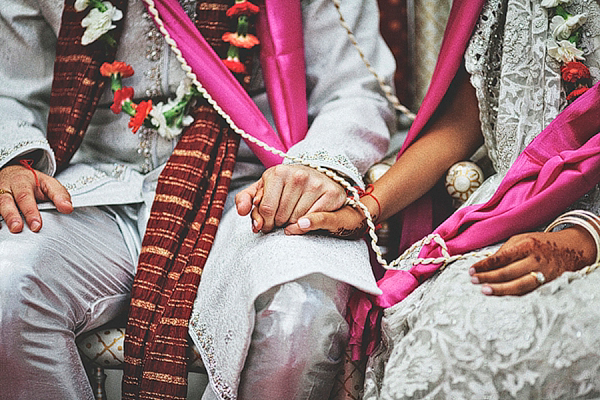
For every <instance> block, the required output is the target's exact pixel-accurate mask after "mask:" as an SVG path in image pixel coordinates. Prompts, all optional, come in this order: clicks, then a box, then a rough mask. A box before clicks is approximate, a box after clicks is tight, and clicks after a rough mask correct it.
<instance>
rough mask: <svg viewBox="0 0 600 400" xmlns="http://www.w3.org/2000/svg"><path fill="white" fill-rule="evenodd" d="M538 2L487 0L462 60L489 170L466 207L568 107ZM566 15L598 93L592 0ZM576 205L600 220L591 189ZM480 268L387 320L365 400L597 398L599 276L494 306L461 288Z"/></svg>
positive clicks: (435, 286) (418, 295)
mask: <svg viewBox="0 0 600 400" xmlns="http://www.w3.org/2000/svg"><path fill="white" fill-rule="evenodd" d="M540 3H541V2H540V0H533V1H530V0H489V1H488V2H487V4H486V5H485V8H484V11H483V13H482V16H481V17H480V20H479V23H478V26H477V28H476V30H475V31H474V35H473V37H472V39H471V42H470V44H469V47H468V49H467V52H466V54H465V65H466V68H467V70H468V72H469V73H470V74H471V76H472V77H471V82H472V84H473V85H474V87H475V88H476V91H477V96H478V100H479V107H480V110H481V122H482V130H483V134H484V137H485V145H486V147H487V150H488V154H489V157H490V159H491V161H492V164H493V166H494V169H495V171H497V174H495V175H493V176H492V177H490V178H489V179H487V180H486V182H485V183H484V185H483V186H482V187H481V188H480V189H479V191H478V192H476V193H475V194H474V196H473V197H472V198H471V199H470V201H471V203H481V202H484V201H485V200H487V199H488V198H489V197H490V196H491V195H492V194H493V193H494V191H495V190H496V188H497V187H498V184H499V182H500V180H501V179H502V177H503V176H504V174H505V173H506V172H507V170H508V169H509V167H510V165H511V164H512V163H513V162H514V160H515V159H516V158H517V156H518V155H519V154H520V153H521V152H522V150H523V149H524V148H525V147H526V146H527V145H528V144H529V143H530V142H531V141H532V140H533V138H534V137H535V136H536V135H537V134H538V133H539V132H540V131H541V130H542V129H543V128H544V127H546V126H547V125H548V124H549V123H550V121H552V119H553V118H555V117H556V115H557V114H558V113H559V111H560V110H561V109H562V108H563V107H564V106H565V100H564V97H565V96H564V93H562V92H561V87H560V86H561V83H560V75H559V67H558V65H557V64H556V63H555V62H554V61H553V60H552V59H551V58H550V57H548V56H547V55H546V40H547V37H548V35H549V33H548V26H549V25H548V13H547V11H546V9H544V8H542V7H541V5H540ZM566 9H567V11H569V12H570V13H571V14H576V13H581V12H586V13H587V15H588V20H587V23H586V24H585V25H584V32H583V40H582V47H583V49H584V50H585V54H586V61H585V63H586V65H587V66H588V67H589V68H590V70H591V73H592V79H593V82H594V83H596V82H598V80H599V78H600V68H599V67H600V2H599V1H598V0H575V1H573V3H572V4H571V5H569V6H567V7H566ZM573 207H574V208H584V209H588V210H591V211H593V212H595V213H596V214H598V213H600V191H599V190H598V189H596V190H593V191H591V192H590V193H588V194H587V195H586V196H584V198H582V199H581V200H580V201H578V202H577V203H576V204H574V205H573ZM499 246H500V245H495V246H491V247H490V248H489V249H487V250H492V251H494V250H496V249H497V248H498V247H499ZM417 253H418V252H417ZM479 259H480V257H470V258H466V259H463V260H460V261H457V262H455V263H454V264H451V265H449V266H448V267H447V268H446V269H445V270H444V271H443V272H441V273H438V274H437V275H435V276H434V277H433V278H432V279H430V280H428V281H427V282H425V283H424V284H423V285H421V286H420V287H419V288H418V289H417V290H415V292H413V293H412V294H411V295H410V296H408V297H407V298H406V299H405V300H404V301H402V302H400V303H399V304H397V305H395V306H394V307H391V308H389V309H387V310H386V312H385V315H384V319H383V335H384V339H383V342H382V344H381V345H380V346H379V348H378V350H377V351H376V353H375V354H374V355H373V356H372V357H371V359H370V360H369V363H368V367H367V375H366V382H365V395H364V399H366V400H372V399H376V398H379V399H408V398H410V399H416V398H428V399H505V398H518V399H531V398H534V399H555V398H561V399H579V398H586V399H588V398H600V272H593V273H591V274H589V275H587V276H585V277H583V278H581V277H580V276H579V275H577V274H574V273H566V274H564V275H562V276H561V277H560V278H558V279H556V280H554V281H552V282H550V283H547V284H545V285H543V286H541V287H540V288H538V289H537V290H535V291H533V292H532V293H530V294H527V295H525V296H521V297H515V296H506V297H494V296H485V295H483V294H482V293H481V288H480V286H479V285H473V284H471V282H470V276H469V274H468V269H469V267H470V266H471V265H472V264H473V263H474V262H476V261H478V260H479Z"/></svg>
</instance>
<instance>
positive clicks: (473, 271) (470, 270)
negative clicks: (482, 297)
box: [469, 267, 475, 275]
mask: <svg viewBox="0 0 600 400" xmlns="http://www.w3.org/2000/svg"><path fill="white" fill-rule="evenodd" d="M469 275H475V268H473V267H471V268H469Z"/></svg>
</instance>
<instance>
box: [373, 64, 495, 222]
mask: <svg viewBox="0 0 600 400" xmlns="http://www.w3.org/2000/svg"><path fill="white" fill-rule="evenodd" d="M425 129H426V131H425V132H424V133H423V135H422V136H421V137H420V138H419V139H418V140H417V141H416V142H415V143H414V144H412V145H411V146H410V147H409V148H408V149H407V150H406V151H405V152H404V153H403V154H402V156H401V157H400V158H399V159H398V160H397V161H396V163H395V164H394V165H393V166H392V167H391V168H390V170H389V171H388V172H387V173H386V174H385V175H383V176H382V177H381V178H380V179H379V180H378V181H377V182H376V183H375V184H374V190H373V195H374V196H375V197H377V199H378V200H379V202H380V204H381V215H379V217H378V219H379V220H382V219H386V218H388V217H390V216H391V215H393V214H396V213H397V212H398V211H400V210H402V209H403V208H405V207H406V206H408V205H409V204H410V203H412V202H413V201H415V200H417V199H418V198H420V197H421V196H422V195H423V194H425V193H426V192H427V191H429V190H430V189H431V188H432V187H433V186H434V185H435V184H436V182H438V181H439V179H440V178H441V177H443V176H444V174H445V173H446V172H447V170H448V168H450V167H451V166H452V165H453V164H454V163H456V162H458V161H461V160H464V159H466V158H468V157H469V156H471V155H472V154H473V152H474V151H475V150H476V149H477V148H478V147H479V146H480V145H481V143H482V141H483V137H482V135H481V129H480V122H479V109H478V105H477V99H476V96H475V90H474V89H473V87H472V86H471V84H470V83H469V80H468V75H467V74H466V72H464V70H462V71H461V72H459V75H458V76H457V78H456V79H455V82H454V83H453V85H452V86H451V88H450V90H449V94H448V95H447V98H446V99H444V102H443V103H442V106H441V108H440V110H439V111H438V116H437V117H435V119H434V121H432V122H431V123H430V124H429V126H428V127H426V128H425ZM369 209H370V210H372V208H371V206H369Z"/></svg>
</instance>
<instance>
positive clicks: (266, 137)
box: [155, 0, 308, 167]
mask: <svg viewBox="0 0 600 400" xmlns="http://www.w3.org/2000/svg"><path fill="white" fill-rule="evenodd" d="M155 7H156V9H157V10H158V12H159V14H160V17H161V18H162V20H163V22H164V24H165V28H166V29H167V31H168V32H169V34H170V35H171V37H172V38H173V40H175V42H176V43H177V46H178V47H179V49H180V50H181V53H182V54H183V56H184V58H185V59H186V61H187V63H188V64H189V65H190V67H191V68H192V71H193V72H194V73H195V74H196V76H197V77H198V81H199V82H200V83H201V84H202V85H203V86H204V87H205V88H206V90H207V91H208V93H210V95H211V96H212V98H213V99H214V100H215V101H216V102H217V104H218V105H219V106H221V108H223V110H224V111H225V112H226V113H227V114H228V115H229V116H230V117H231V118H232V119H233V121H234V122H235V124H236V125H237V126H238V127H239V128H241V129H242V130H244V131H245V132H246V133H248V134H250V135H252V136H254V137H256V138H258V139H260V140H262V141H263V142H265V143H267V144H268V145H270V146H272V147H274V148H276V149H278V150H281V151H284V152H285V151H287V150H288V149H289V148H290V147H291V146H292V145H294V144H295V143H297V142H299V141H300V140H302V139H303V138H304V137H305V135H306V131H307V130H308V116H307V115H308V114H307V106H306V73H305V64H304V42H303V36H302V35H303V30H302V10H301V6H300V2H299V1H293V2H282V1H278V0H265V4H264V6H262V7H261V10H260V13H259V18H258V22H257V28H258V29H257V30H258V32H257V33H258V37H259V39H260V41H261V50H260V59H261V66H262V68H263V73H264V77H265V85H266V88H267V94H268V97H269V101H270V105H271V109H272V111H273V114H274V118H275V122H276V125H277V130H278V132H279V135H278V134H277V133H276V132H275V131H274V130H273V129H272V128H271V126H270V125H269V123H268V121H267V120H266V118H265V117H264V115H263V114H262V113H261V112H260V110H259V109H258V107H256V104H254V101H252V99H251V98H250V96H248V94H247V93H246V91H245V90H244V89H243V88H242V86H241V85H240V84H239V83H238V82H237V80H236V79H235V78H234V77H233V75H232V74H231V72H229V70H228V69H227V67H225V65H224V64H223V62H222V61H221V60H220V59H219V56H218V55H217V54H216V53H215V52H214V51H213V49H212V48H211V47H210V45H209V44H208V43H207V42H206V40H205V39H204V38H203V37H202V35H200V33H199V32H198V30H197V29H196V27H195V26H194V24H193V22H192V21H191V20H190V19H189V17H188V16H187V15H186V14H185V12H184V11H183V9H182V8H181V6H180V5H179V2H178V1H177V0H156V1H155ZM247 143H248V145H249V146H250V148H251V149H252V151H253V152H254V154H256V156H257V157H258V158H259V159H260V160H261V161H262V163H263V164H264V165H265V166H266V167H270V166H273V165H276V164H279V163H281V161H282V160H281V157H279V156H277V155H275V154H273V153H271V152H269V151H267V150H265V149H263V148H262V147H260V146H257V145H255V144H254V143H251V142H248V141H247Z"/></svg>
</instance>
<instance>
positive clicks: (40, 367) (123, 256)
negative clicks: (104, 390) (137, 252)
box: [0, 207, 135, 400]
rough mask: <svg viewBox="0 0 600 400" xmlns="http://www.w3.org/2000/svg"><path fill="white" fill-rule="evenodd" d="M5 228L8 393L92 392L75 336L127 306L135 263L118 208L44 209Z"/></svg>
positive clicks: (1, 382)
mask: <svg viewBox="0 0 600 400" xmlns="http://www.w3.org/2000/svg"><path fill="white" fill-rule="evenodd" d="M42 224H43V226H42V229H41V231H40V232H39V233H32V232H31V231H30V230H29V229H28V228H25V229H24V231H23V232H21V233H19V234H11V233H10V232H9V231H8V228H7V227H6V224H4V222H2V225H3V226H2V229H0V370H1V372H0V398H1V399H23V400H30V399H31V400H33V399H41V398H44V399H64V400H68V399H74V400H75V399H92V398H93V396H92V391H91V388H90V385H89V382H88V379H87V376H86V375H85V372H84V369H83V366H82V363H81V359H80V357H79V354H78V352H77V348H76V346H75V336H76V335H77V334H78V333H81V332H83V331H86V330H90V329H93V328H95V327H98V326H100V325H102V324H104V323H106V322H108V321H109V320H111V319H112V318H114V317H116V316H117V315H118V314H119V313H120V312H121V311H123V310H124V309H126V307H127V304H128V298H129V290H130V287H131V284H132V282H133V276H134V270H135V266H134V263H133V261H132V258H131V255H130V252H129V251H128V249H127V247H126V245H125V242H124V240H123V235H122V234H121V232H120V230H119V227H118V225H117V222H116V217H115V215H114V214H112V213H110V212H108V211H106V210H103V209H101V208H95V207H87V208H80V209H76V210H75V211H74V212H73V213H72V214H70V215H62V214H59V213H58V212H56V211H42Z"/></svg>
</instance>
